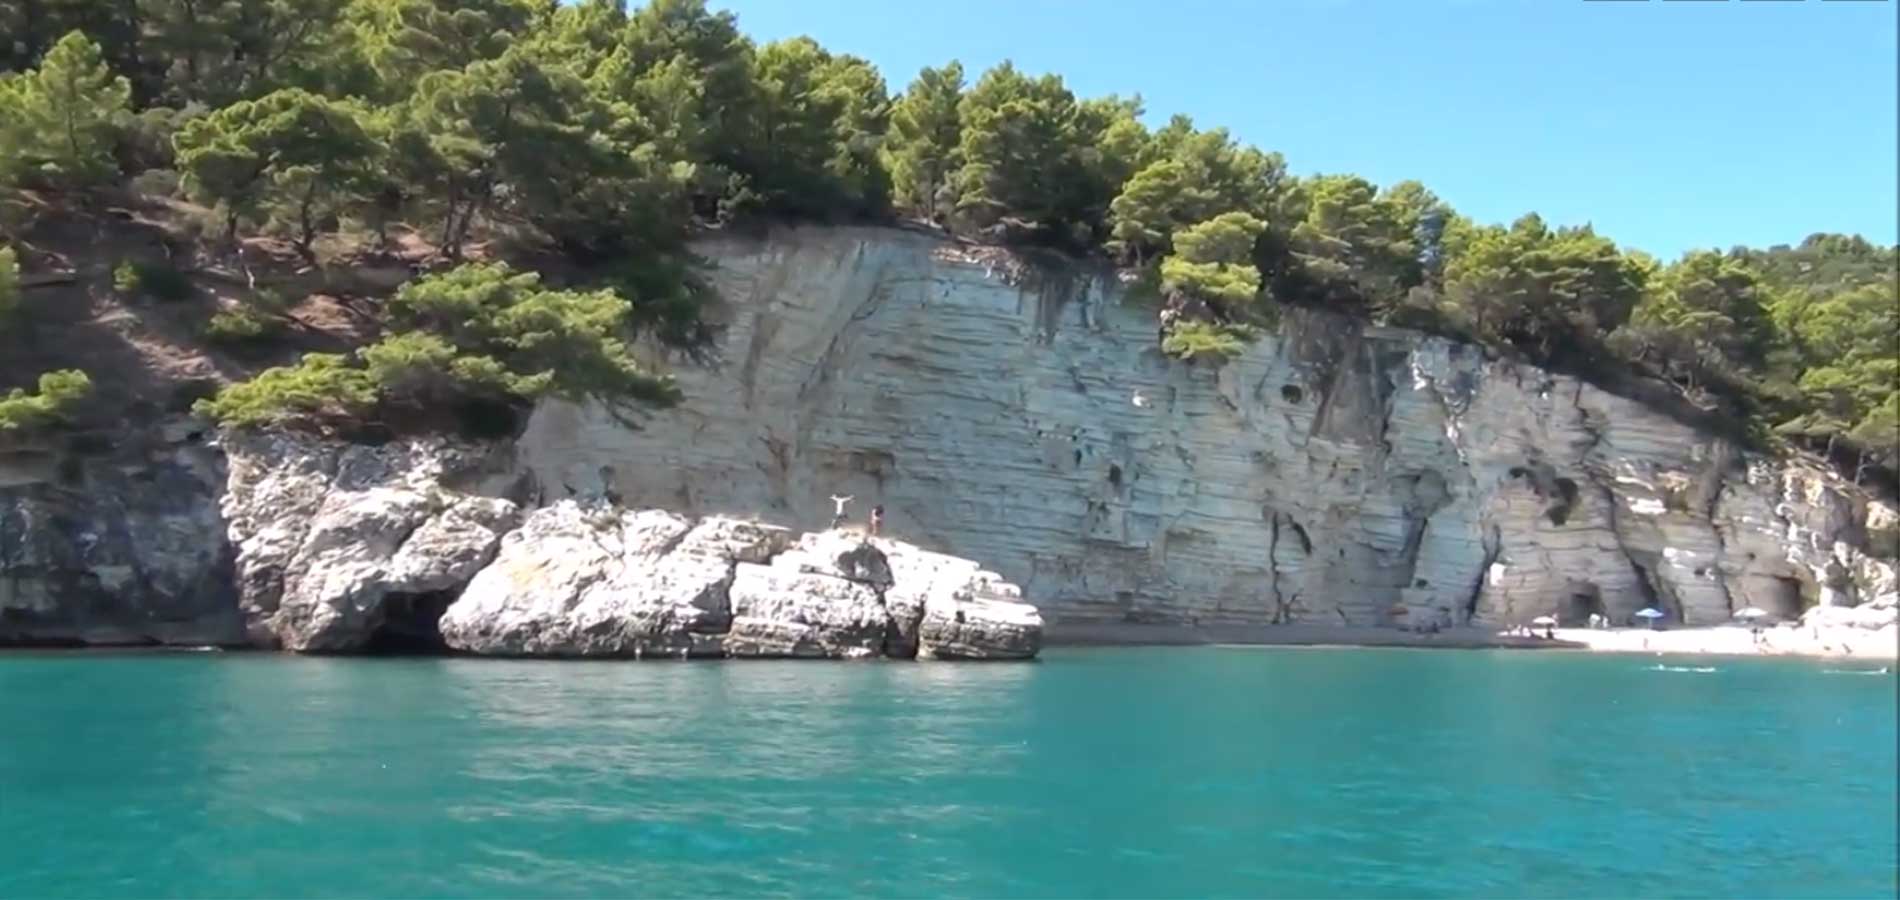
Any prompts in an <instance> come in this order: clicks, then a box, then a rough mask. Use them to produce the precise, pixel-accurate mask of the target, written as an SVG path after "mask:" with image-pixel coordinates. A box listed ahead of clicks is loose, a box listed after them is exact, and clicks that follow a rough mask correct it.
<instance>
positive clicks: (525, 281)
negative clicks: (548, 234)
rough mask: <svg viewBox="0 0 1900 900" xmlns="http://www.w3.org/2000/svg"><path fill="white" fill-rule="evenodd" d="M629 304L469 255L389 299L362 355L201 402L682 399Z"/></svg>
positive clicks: (441, 406)
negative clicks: (637, 333)
mask: <svg viewBox="0 0 1900 900" xmlns="http://www.w3.org/2000/svg"><path fill="white" fill-rule="evenodd" d="M629 309H630V307H629V304H628V303H627V301H625V300H623V299H621V298H620V296H619V295H617V294H615V293H614V292H612V291H561V290H551V289H548V288H545V287H542V286H541V281H540V276H538V275H535V274H533V273H517V272H514V271H513V270H511V269H509V268H508V267H507V266H505V265H500V264H493V265H476V264H471V265H464V266H460V267H458V268H455V269H452V270H450V271H448V272H444V273H442V274H439V275H431V276H428V277H426V278H422V279H419V280H417V281H414V282H411V283H410V284H407V285H405V286H403V288H402V290H400V291H399V292H397V294H396V296H395V297H394V298H392V299H391V300H390V302H389V306H388V312H389V321H390V332H389V333H388V334H387V335H386V336H385V337H384V338H383V339H382V340H381V341H378V342H377V343H375V344H372V345H370V346H368V347H364V348H363V349H362V350H360V351H358V353H357V354H356V355H355V357H354V358H350V357H343V356H337V355H331V354H312V355H309V356H306V357H304V360H303V362H302V363H301V364H299V365H297V366H292V367H282V368H276V369H271V370H269V371H266V372H264V373H262V374H260V375H259V376H258V377H257V378H255V379H252V380H251V381H249V382H245V383H243V384H237V385H232V386H231V387H228V388H226V389H224V390H223V391H221V392H220V393H219V394H218V396H217V397H215V398H213V399H210V400H205V401H200V402H199V403H198V404H197V405H196V406H195V407H194V408H195V409H196V410H198V411H199V412H200V413H201V414H204V415H207V416H210V417H212V418H215V419H217V420H218V421H220V422H223V423H224V424H227V425H258V424H264V423H268V422H285V421H289V422H294V421H298V420H311V419H317V420H323V419H329V420H351V419H355V420H362V419H366V418H368V417H370V416H372V415H373V414H374V413H376V412H377V411H378V410H379V409H380V410H383V411H386V412H400V421H401V422H403V423H405V424H407V425H409V426H423V425H426V424H427V423H428V422H429V420H430V418H431V417H432V416H433V415H437V414H440V413H441V412H443V411H445V410H451V409H456V408H467V407H469V406H470V405H477V406H483V407H489V408H493V407H508V406H513V407H520V406H525V405H526V404H528V403H530V402H532V401H534V400H535V399H538V398H541V397H547V396H553V397H562V398H565V399H568V400H575V401H579V400H585V399H594V400H599V401H601V402H603V403H605V404H607V405H608V406H609V407H620V406H622V405H624V404H628V403H635V404H645V405H649V406H666V405H671V404H672V403H674V402H676V401H677V400H678V397H679V392H678V390H677V389H676V388H675V387H674V386H673V382H672V380H671V379H669V378H666V377H663V376H659V375H654V374H651V373H648V372H647V371H645V370H644V369H643V368H642V367H641V366H640V365H639V363H637V362H636V361H635V360H634V359H633V356H632V354H631V351H630V349H629V348H628V346H627V345H626V343H625V341H624V340H623V339H622V337H621V334H622V332H623V331H624V330H625V328H626V327H627V325H626V323H627V317H628V313H629ZM385 419H386V423H385V424H395V420H396V419H397V417H396V416H388V417H385Z"/></svg>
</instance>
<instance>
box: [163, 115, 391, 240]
mask: <svg viewBox="0 0 1900 900" xmlns="http://www.w3.org/2000/svg"><path fill="white" fill-rule="evenodd" d="M365 120H366V116H365V114H364V111H363V110H362V108H361V107H359V106H357V105H356V104H354V103H351V102H347V101H337V100H330V99H328V98H325V97H321V96H318V95H316V94H312V93H309V92H307V91H304V90H301V89H299V88H287V89H285V90H281V91H276V92H273V93H271V94H268V95H266V96H264V97H261V98H259V99H257V100H243V101H239V102H237V103H233V104H231V105H230V106H227V107H225V108H223V109H220V110H218V111H217V112H215V113H213V114H211V115H209V116H206V117H204V118H202V119H197V120H194V121H192V122H190V123H187V124H186V125H185V127H184V129H183V130H181V131H180V132H179V133H178V136H177V138H176V139H175V140H174V146H175V148H176V150H177V158H178V167H179V170H180V171H181V172H182V173H183V174H184V176H185V183H186V186H187V188H188V189H189V190H190V191H191V192H192V194H193V195H195V196H197V197H199V198H200V199H202V200H204V201H206V202H209V203H213V204H215V205H217V206H218V207H219V208H220V209H222V210H224V212H225V216H226V231H227V233H228V234H233V235H234V234H235V233H236V231H237V226H238V223H239V222H243V221H251V222H255V221H258V220H259V219H260V218H261V217H263V216H265V215H269V214H275V215H280V216H282V217H284V218H285V219H286V220H287V221H288V222H289V223H290V224H291V226H292V228H293V229H294V230H293V233H294V234H295V236H296V242H297V248H298V249H299V250H300V251H302V252H303V254H304V255H305V256H309V255H310V245H311V242H312V241H313V240H315V239H316V235H317V226H318V222H319V221H320V219H321V218H322V217H323V216H324V215H326V214H334V213H337V212H339V211H341V210H343V209H344V208H345V207H346V206H348V205H349V204H350V203H352V202H353V201H355V200H356V199H357V198H358V197H360V196H362V195H363V194H364V193H365V192H366V191H367V189H368V188H369V185H370V183H371V180H372V173H373V172H374V171H375V169H376V165H377V163H378V162H379V161H380V159H381V156H382V147H381V146H380V145H379V143H378V142H377V141H376V139H375V138H374V137H373V136H372V135H371V133H370V130H369V128H368V127H366V122H365Z"/></svg>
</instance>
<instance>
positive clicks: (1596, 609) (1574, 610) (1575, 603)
mask: <svg viewBox="0 0 1900 900" xmlns="http://www.w3.org/2000/svg"><path fill="white" fill-rule="evenodd" d="M1593 614H1594V615H1606V614H1607V613H1606V611H1605V610H1604V608H1603V590H1602V589H1601V588H1599V587H1597V586H1596V585H1595V584H1593V583H1591V582H1583V583H1581V584H1572V585H1571V586H1570V591H1569V594H1568V595H1567V596H1566V597H1565V598H1564V602H1563V606H1562V608H1561V609H1559V610H1558V612H1557V619H1558V621H1560V622H1562V623H1563V624H1565V625H1577V624H1581V623H1584V622H1588V621H1590V616H1591V615H1593Z"/></svg>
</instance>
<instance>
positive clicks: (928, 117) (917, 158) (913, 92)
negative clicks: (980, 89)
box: [884, 60, 963, 219]
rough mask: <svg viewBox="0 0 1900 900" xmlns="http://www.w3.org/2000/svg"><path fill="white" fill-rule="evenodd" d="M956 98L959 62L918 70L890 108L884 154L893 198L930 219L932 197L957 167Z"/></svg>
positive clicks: (959, 129)
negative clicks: (889, 124)
mask: <svg viewBox="0 0 1900 900" xmlns="http://www.w3.org/2000/svg"><path fill="white" fill-rule="evenodd" d="M962 98H963V64H962V63H959V62H956V61H955V60H952V61H951V62H950V63H949V64H947V65H944V66H942V67H940V68H935V69H932V68H928V67H926V68H925V69H924V70H923V71H921V72H918V73H917V79H916V80H915V81H912V82H911V83H910V87H909V88H908V89H906V90H905V91H904V96H902V97H900V98H898V100H897V101H896V102H895V103H894V104H892V106H891V129H890V134H889V135H887V136H886V138H885V144H884V151H885V164H886V165H887V166H888V167H889V168H890V172H891V182H892V188H893V191H894V193H895V195H896V200H897V201H898V202H899V203H901V204H902V205H904V206H905V207H907V208H909V209H913V210H917V211H919V212H922V213H923V214H924V215H925V216H927V217H929V218H932V219H934V218H936V217H937V210H938V195H939V194H940V193H941V192H942V191H943V189H944V186H945V184H946V182H947V180H948V178H949V175H950V173H951V172H953V171H955V170H956V169H957V167H958V164H959V158H958V156H957V150H958V144H959V143H960V142H961V134H962V125H961V120H960V119H959V118H958V117H957V104H958V103H959V102H960V101H961V100H962Z"/></svg>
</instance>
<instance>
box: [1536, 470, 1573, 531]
mask: <svg viewBox="0 0 1900 900" xmlns="http://www.w3.org/2000/svg"><path fill="white" fill-rule="evenodd" d="M1576 506H1577V483H1576V482H1575V481H1572V480H1570V479H1568V478H1559V479H1557V497H1556V498H1555V499H1553V500H1552V501H1551V504H1550V508H1549V509H1546V510H1545V511H1544V515H1546V516H1547V517H1549V518H1550V524H1552V525H1562V524H1563V523H1565V522H1568V521H1570V511H1571V510H1573V509H1575V508H1576Z"/></svg>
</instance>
